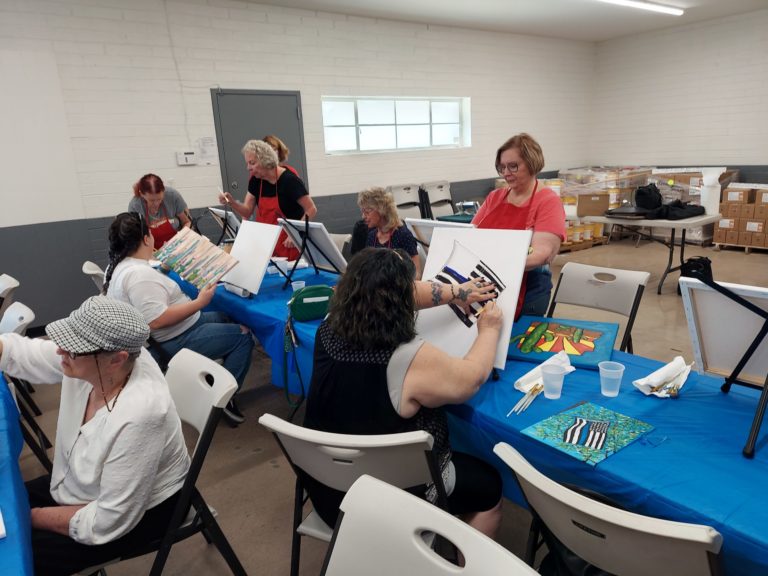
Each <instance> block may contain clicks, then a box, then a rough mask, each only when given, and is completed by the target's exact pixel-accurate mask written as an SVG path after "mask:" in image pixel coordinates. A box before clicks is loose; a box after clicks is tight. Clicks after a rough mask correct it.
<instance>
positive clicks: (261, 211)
mask: <svg viewBox="0 0 768 576" xmlns="http://www.w3.org/2000/svg"><path fill="white" fill-rule="evenodd" d="M263 183H264V181H263V180H259V200H258V204H257V207H258V210H257V211H256V222H261V223H262V224H277V219H278V218H285V216H283V213H282V212H280V202H279V200H278V198H277V168H275V195H274V196H271V197H264V196H262V195H261V187H262V184H263ZM286 238H288V235H287V234H286V233H285V230H280V236H278V238H277V245H276V246H275V251H274V252H272V256H284V257H285V258H287V259H288V260H289V261H293V260H296V259H297V258H298V257H299V251H298V250H297V249H296V248H293V247H291V248H286V247H285V246H283V242H285V239H286Z"/></svg>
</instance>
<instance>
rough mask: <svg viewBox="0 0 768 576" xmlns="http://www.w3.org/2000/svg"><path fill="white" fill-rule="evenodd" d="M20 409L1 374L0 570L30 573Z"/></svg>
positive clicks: (22, 573)
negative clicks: (1, 530) (0, 528)
mask: <svg viewBox="0 0 768 576" xmlns="http://www.w3.org/2000/svg"><path fill="white" fill-rule="evenodd" d="M22 443H23V440H22V437H21V429H20V428H19V412H18V410H17V409H16V404H15V403H14V402H13V398H12V397H11V391H10V390H9V389H8V385H7V384H6V382H5V379H4V378H3V376H2V374H0V512H2V514H3V522H4V523H5V531H6V537H5V538H0V574H8V575H11V574H13V575H14V576H17V575H18V576H25V575H30V576H31V574H32V545H31V543H30V526H29V500H28V498H27V490H26V489H25V488H24V482H23V481H22V479H21V472H20V471H19V454H20V453H21V448H22Z"/></svg>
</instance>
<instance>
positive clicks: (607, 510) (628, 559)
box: [493, 442, 723, 576]
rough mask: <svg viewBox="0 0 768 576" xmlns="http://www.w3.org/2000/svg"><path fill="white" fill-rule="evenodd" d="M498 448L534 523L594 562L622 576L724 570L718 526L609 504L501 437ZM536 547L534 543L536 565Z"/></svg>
mask: <svg viewBox="0 0 768 576" xmlns="http://www.w3.org/2000/svg"><path fill="white" fill-rule="evenodd" d="M493 451H494V452H495V453H496V454H497V455H498V456H499V458H501V459H502V460H503V461H504V462H505V463H506V464H507V465H508V466H509V467H510V468H511V469H512V471H513V472H514V473H515V477H516V478H517V481H518V483H519V484H520V488H521V489H522V491H523V495H524V496H525V499H526V500H527V502H528V504H529V507H530V508H531V512H532V514H533V515H534V522H536V521H537V520H540V521H541V522H542V523H543V524H544V525H545V526H546V527H547V528H548V529H549V530H550V532H552V534H553V535H554V536H555V537H556V538H557V539H558V540H559V541H560V542H561V543H562V544H563V545H565V546H566V547H567V548H568V549H569V550H571V551H572V552H573V553H575V554H577V555H578V556H579V557H580V558H582V559H584V560H585V561H586V562H589V563H590V564H592V565H593V566H596V567H597V568H600V569H601V570H604V571H606V572H609V573H611V574H621V575H622V576H647V575H648V574H674V575H675V576H702V575H705V574H710V575H717V574H720V562H719V553H720V547H721V545H722V542H723V538H722V536H721V535H720V533H719V532H718V531H717V530H715V529H714V528H711V527H710V526H703V525H700V524H686V523H683V522H673V521H671V520H660V519H658V518H652V517H650V516H642V515H640V514H635V513H633V512H628V511H626V510H621V509H619V508H615V507H613V506H609V505H608V504H605V503H602V502H598V501H597V500H595V499H593V498H589V497H587V496H585V495H583V494H579V493H578V492H575V491H574V490H571V489H570V488H567V487H565V486H563V485H561V484H558V483H557V482H555V481H554V480H551V479H550V478H548V477H547V476H545V475H544V474H542V473H541V472H539V471H538V470H536V469H535V468H534V467H533V466H531V464H530V463H529V462H528V461H527V460H526V459H525V458H524V457H523V456H522V455H521V454H520V453H519V452H518V451H517V450H515V449H514V448H512V447H511V446H510V445H509V444H506V443H504V442H499V443H498V444H496V446H495V447H494V449H493ZM531 537H534V534H533V531H532V533H531ZM534 552H535V546H531V543H530V542H529V546H528V554H527V556H528V557H527V558H526V561H527V562H528V563H529V564H530V565H531V566H532V565H533V553H534Z"/></svg>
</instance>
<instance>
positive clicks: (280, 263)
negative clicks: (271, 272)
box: [272, 256, 288, 274]
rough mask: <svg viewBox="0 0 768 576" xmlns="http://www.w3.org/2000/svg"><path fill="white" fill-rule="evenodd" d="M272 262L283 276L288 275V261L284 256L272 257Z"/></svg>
mask: <svg viewBox="0 0 768 576" xmlns="http://www.w3.org/2000/svg"><path fill="white" fill-rule="evenodd" d="M272 262H274V264H275V267H276V268H277V269H278V270H280V272H282V273H283V274H288V259H287V258H286V257H285V256H273V257H272Z"/></svg>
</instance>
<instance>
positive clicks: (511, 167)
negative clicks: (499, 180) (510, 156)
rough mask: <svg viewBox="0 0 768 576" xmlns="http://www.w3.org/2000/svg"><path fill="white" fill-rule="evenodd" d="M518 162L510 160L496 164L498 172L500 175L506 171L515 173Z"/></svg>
mask: <svg viewBox="0 0 768 576" xmlns="http://www.w3.org/2000/svg"><path fill="white" fill-rule="evenodd" d="M517 169H518V164H517V162H510V163H509V164H497V165H496V172H498V173H499V174H500V175H501V174H504V172H510V173H511V174H514V173H515V172H517Z"/></svg>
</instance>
